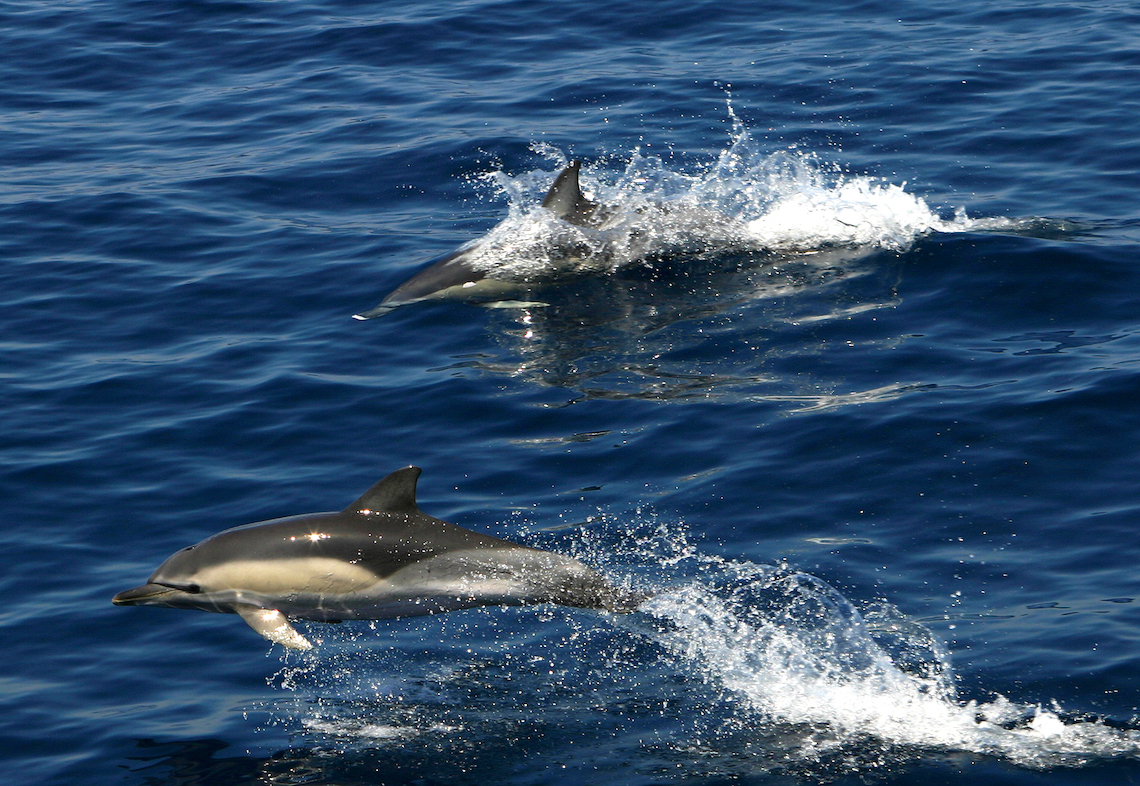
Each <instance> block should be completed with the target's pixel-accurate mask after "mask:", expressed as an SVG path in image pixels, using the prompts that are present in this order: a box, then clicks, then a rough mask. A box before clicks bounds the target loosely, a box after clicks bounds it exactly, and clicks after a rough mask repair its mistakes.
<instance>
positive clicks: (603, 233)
mask: <svg viewBox="0 0 1140 786" xmlns="http://www.w3.org/2000/svg"><path fill="white" fill-rule="evenodd" d="M538 151H539V152H540V153H542V154H544V155H546V156H547V157H548V158H550V159H551V160H552V161H553V162H554V163H555V164H556V165H557V166H558V167H562V166H565V165H566V163H567V158H566V156H565V155H564V154H563V153H562V152H561V151H559V150H557V149H554V148H551V147H549V146H539V147H538ZM609 166H610V165H609V164H607V163H606V162H601V163H597V164H588V165H587V166H586V167H585V168H584V169H583V174H582V181H583V187H584V188H585V189H586V191H587V193H588V194H589V195H590V196H591V198H593V199H594V200H596V201H598V202H600V203H601V204H602V205H604V206H605V215H606V218H605V220H604V221H603V222H602V223H601V224H600V225H599V226H596V227H579V226H574V225H570V224H567V223H565V222H562V221H559V220H557V219H556V218H554V216H553V215H551V214H550V213H549V212H548V211H545V210H541V209H539V207H538V204H539V202H540V201H541V199H542V196H543V194H544V193H545V190H546V189H547V188H548V187H549V184H550V180H551V176H552V175H551V173H550V172H546V171H542V170H536V171H533V172H529V173H525V174H523V175H520V176H516V177H512V176H510V175H507V174H506V173H504V172H501V171H497V172H492V173H490V174H488V175H486V176H485V177H484V180H485V182H486V183H488V184H490V185H491V187H492V188H493V189H494V190H495V191H497V192H498V193H499V194H500V195H502V196H505V197H506V198H507V200H508V202H509V205H510V212H509V215H508V217H507V218H506V219H505V220H504V221H503V222H501V223H500V224H499V225H498V226H496V227H495V228H494V229H492V230H491V232H490V233H489V234H488V235H487V237H486V238H485V239H483V240H482V241H481V243H482V245H481V247H480V249H479V250H478V252H477V254H476V256H475V258H474V259H473V260H472V265H473V266H475V267H479V268H482V269H484V270H486V271H488V272H492V273H493V274H494V276H495V277H496V278H503V279H508V280H535V279H538V278H549V277H557V276H559V275H563V274H569V273H591V272H592V273H596V272H614V271H617V270H621V269H624V268H628V267H630V266H637V265H646V266H653V265H655V264H660V263H662V262H663V261H668V260H676V259H678V258H681V259H684V258H688V257H698V258H700V257H707V256H709V255H714V254H731V255H737V256H739V255H744V256H749V255H751V256H755V257H759V258H760V259H762V260H769V257H770V256H771V255H773V254H781V255H788V254H792V255H801V254H813V253H817V252H820V251H824V250H829V249H836V248H844V249H848V250H853V251H859V252H862V253H868V252H870V251H874V250H888V251H895V252H898V251H905V250H906V249H907V248H909V247H910V246H911V245H912V244H913V243H914V242H915V241H916V240H918V239H919V238H921V237H923V236H925V235H928V234H931V233H934V232H966V231H979V230H985V231H994V230H999V231H1001V230H1005V231H1016V229H1017V227H1018V223H1017V222H1016V221H1013V220H1006V219H971V218H969V217H967V215H966V213H965V211H964V210H963V209H961V208H958V209H957V210H956V211H955V212H954V213H953V215H951V216H949V217H943V216H941V215H939V214H938V213H937V212H936V211H934V210H933V209H931V208H930V207H929V206H928V205H927V203H926V202H925V201H924V200H923V199H922V198H921V197H918V196H915V195H913V194H911V193H909V192H907V191H906V190H905V184H904V185H895V184H891V183H887V182H884V181H881V180H879V179H877V178H873V177H868V176H866V175H849V174H847V173H844V172H843V171H842V170H841V169H840V168H839V167H837V166H834V165H827V164H825V163H823V162H822V161H821V160H820V159H819V158H818V156H816V155H814V154H811V153H807V152H803V151H799V150H795V149H792V150H783V151H777V152H774V153H773V152H768V151H765V150H763V149H762V148H761V146H760V145H759V144H758V143H757V142H756V140H754V139H753V137H752V136H751V134H750V132H749V131H748V130H747V129H746V128H745V127H744V126H743V125H742V124H740V123H739V122H738V123H737V125H736V129H735V132H734V136H733V139H732V142H731V143H730V144H729V145H728V147H726V149H725V150H724V151H722V152H721V154H720V155H719V156H718V158H717V160H716V161H715V162H713V163H712V164H711V165H709V166H707V167H705V168H704V169H703V170H701V171H699V172H697V173H695V174H694V173H686V172H682V171H674V170H672V169H670V168H669V166H668V165H667V163H666V162H665V161H664V160H662V159H661V158H659V157H656V156H652V155H646V154H644V153H643V152H641V151H640V150H637V151H634V152H633V153H632V154H631V155H630V156H629V157H628V160H627V161H626V162H625V165H624V168H623V169H621V170H615V169H610V168H608V167H609Z"/></svg>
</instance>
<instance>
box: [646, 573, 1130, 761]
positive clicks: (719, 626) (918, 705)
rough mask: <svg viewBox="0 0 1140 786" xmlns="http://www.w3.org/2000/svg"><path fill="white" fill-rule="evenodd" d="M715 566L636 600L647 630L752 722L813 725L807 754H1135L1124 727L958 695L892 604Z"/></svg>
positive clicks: (924, 641)
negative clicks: (650, 623) (712, 575)
mask: <svg viewBox="0 0 1140 786" xmlns="http://www.w3.org/2000/svg"><path fill="white" fill-rule="evenodd" d="M719 572H720V576H719V578H718V579H717V580H716V581H715V582H714V584H717V585H719V586H710V585H709V584H706V583H704V582H697V583H691V584H687V585H684V586H680V587H677V588H675V589H672V590H670V591H668V592H665V593H663V594H661V595H658V596H656V597H654V598H652V599H651V600H649V601H647V602H646V603H645V604H644V605H643V606H642V609H641V610H642V611H643V612H644V613H647V614H650V615H652V616H653V617H655V618H656V619H658V620H660V621H663V622H666V623H668V624H667V625H666V626H664V627H663V628H662V629H660V630H659V631H658V632H656V633H655V634H654V636H655V638H656V639H657V640H658V641H659V642H660V643H661V644H662V645H663V646H665V647H666V648H667V649H668V650H669V651H670V652H672V653H673V654H674V656H676V657H677V658H678V659H679V660H681V661H682V662H684V663H688V664H690V665H691V667H693V668H694V669H696V670H697V671H698V672H699V673H700V674H702V676H704V678H705V679H707V680H708V681H710V682H711V683H713V684H716V685H719V686H721V687H722V688H723V689H724V690H725V691H726V693H727V694H728V695H729V696H730V697H733V698H732V699H731V700H734V701H736V702H737V703H738V704H739V707H740V710H741V713H743V714H746V715H750V716H751V717H752V718H753V719H754V720H753V722H754V723H755V724H756V726H757V728H758V729H759V728H763V726H764V725H765V724H773V723H775V724H788V725H790V726H792V727H796V728H806V729H810V731H802V732H801V733H800V740H801V741H800V744H799V745H798V751H797V753H798V755H800V756H801V757H802V758H803V759H804V760H814V759H817V758H819V757H821V756H825V755H826V754H827V753H829V752H831V751H835V750H839V749H841V748H843V747H845V746H850V745H851V744H853V743H857V742H858V741H859V740H865V739H875V740H879V741H880V742H882V743H885V744H887V745H888V746H891V747H897V748H899V749H900V750H911V751H913V749H914V748H915V747H918V748H922V749H928V750H937V751H944V752H968V753H975V754H984V755H991V756H996V757H1000V758H1003V759H1006V760H1009V761H1011V762H1013V763H1016V764H1019V765H1022V766H1028V767H1036V768H1044V767H1053V766H1060V765H1078V764H1083V763H1086V762H1088V761H1090V760H1093V759H1097V758H1106V757H1112V756H1120V755H1127V756H1136V755H1140V732H1137V731H1135V730H1128V729H1117V728H1112V727H1109V726H1107V725H1105V724H1104V723H1102V722H1099V721H1088V720H1071V719H1066V716H1065V715H1064V714H1063V713H1062V712H1061V711H1060V708H1059V707H1050V708H1045V707H1040V706H1036V705H1028V704H1018V703H1017V702H1015V701H1012V700H1010V699H1007V698H1005V697H1000V696H999V697H998V698H997V699H995V700H993V701H990V702H984V703H983V702H978V701H973V700H967V701H963V700H961V699H960V698H959V697H957V695H956V688H955V684H954V680H953V677H952V674H951V671H950V667H949V656H948V654H947V653H946V652H945V650H944V649H943V648H942V647H941V645H940V644H939V643H938V642H937V640H936V639H935V638H934V637H933V636H932V635H931V634H930V632H929V631H928V630H927V629H926V628H924V627H923V626H921V625H919V624H918V623H916V622H913V621H911V620H908V619H906V618H905V617H904V616H902V615H901V614H899V613H898V612H897V611H896V610H895V609H893V608H892V607H890V606H885V605H881V606H877V607H874V608H872V609H871V610H870V611H868V612H867V613H866V615H863V614H860V613H859V612H857V611H856V610H855V608H854V607H853V606H852V605H851V604H850V603H848V602H847V600H846V599H845V598H843V596H842V595H840V594H839V593H838V592H836V591H835V590H834V589H832V588H831V587H829V586H828V585H827V584H826V583H824V582H822V581H820V580H819V579H816V578H814V577H811V576H807V575H805V574H799V573H786V572H781V571H778V570H774V569H772V568H769V567H764V566H757V565H749V564H739V563H724V564H723V565H722V566H721V568H720V570H719Z"/></svg>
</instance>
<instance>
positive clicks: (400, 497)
mask: <svg viewBox="0 0 1140 786" xmlns="http://www.w3.org/2000/svg"><path fill="white" fill-rule="evenodd" d="M420 472H421V470H420V469H419V467H405V468H404V469H400V470H397V471H395V472H393V473H392V474H391V475H388V476H387V477H386V478H384V479H383V480H381V481H380V482H379V483H377V484H376V485H374V486H373V487H372V488H370V489H369V490H368V491H366V492H364V494H363V495H362V496H361V497H360V498H359V499H358V500H356V501H355V502H353V503H352V504H351V505H349V506H348V507H347V508H345V509H344V510H342V511H340V512H339V513H312V514H308V515H301V516H290V517H288V518H281V519H273V520H271V521H263V522H259V523H256V524H247V525H245V526H243V527H235V528H233V529H227V530H225V531H223V532H219V533H218V534H216V535H214V536H212V537H209V538H207V539H206V540H204V541H202V542H201V543H199V544H197V545H195V546H188V547H186V548H184V549H182V550H181V551H179V552H177V553H176V554H174V555H173V556H172V557H170V558H169V559H168V560H166V562H164V563H162V564H161V565H160V566H159V567H158V570H156V571H155V572H154V573H153V574H152V575H151V577H150V579H149V580H148V581H147V583H146V584H143V585H142V586H141V587H135V588H134V589H129V590H126V591H124V592H120V593H119V594H117V595H115V597H114V598H113V600H112V602H113V603H114V604H115V605H117V606H169V607H171V608H176V609H200V610H202V611H214V612H221V613H227V614H239V615H241V617H242V619H244V620H245V621H246V622H247V623H249V625H250V627H252V628H253V629H254V630H255V631H257V632H258V633H260V634H261V635H262V636H264V637H265V638H267V639H269V640H270V641H272V642H276V643H277V644H282V645H284V646H286V647H289V648H292V649H298V650H307V649H310V648H311V647H312V644H310V643H309V641H308V640H307V639H306V638H305V637H304V636H302V635H301V634H300V633H298V632H297V631H296V630H295V629H294V628H293V626H292V625H290V624H289V620H290V619H291V618H292V619H308V620H321V621H324V622H334V621H340V620H346V619H392V618H395V617H412V616H420V615H425V614H436V613H438V612H443V611H454V610H457V609H467V608H473V607H476V606H492V605H508V606H524V605H531V604H538V603H556V604H559V605H562V606H574V607H578V608H586V609H604V610H607V611H613V612H619V613H628V612H631V611H633V610H634V609H635V608H636V607H637V605H638V604H639V603H640V602H641V601H642V600H644V597H645V596H644V595H637V594H634V593H629V592H625V591H623V590H620V589H618V588H616V587H614V586H612V585H611V584H609V583H608V582H607V581H606V580H605V579H604V578H602V576H601V575H600V574H599V573H597V572H596V571H593V570H591V569H590V568H588V567H586V566H585V565H583V564H582V563H581V562H579V561H578V560H575V559H571V558H569V557H563V556H561V555H559V554H554V553H552V552H549V551H542V550H540V549H534V548H530V547H528V546H521V545H519V544H517V543H511V542H510V541H506V540H502V539H500V538H496V537H492V536H490V535H484V534H481V533H478V532H472V531H471V530H467V529H464V528H462V527H459V526H456V525H455V524H449V523H447V522H446V521H441V520H439V519H436V518H432V517H431V516H428V515H426V514H424V513H422V512H421V511H420V509H419V507H417V505H416V480H417V479H418V478H419V476H420Z"/></svg>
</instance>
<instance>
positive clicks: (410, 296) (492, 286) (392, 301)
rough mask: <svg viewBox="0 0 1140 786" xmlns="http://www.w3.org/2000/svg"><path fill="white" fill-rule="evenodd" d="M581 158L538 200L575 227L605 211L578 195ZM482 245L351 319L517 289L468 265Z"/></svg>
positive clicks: (433, 267) (434, 266)
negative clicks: (412, 304)
mask: <svg viewBox="0 0 1140 786" xmlns="http://www.w3.org/2000/svg"><path fill="white" fill-rule="evenodd" d="M581 170H582V162H581V161H571V162H570V163H569V164H567V165H566V167H565V168H564V169H563V170H562V171H561V172H560V173H559V174H558V176H557V177H556V178H554V183H553V185H551V187H550V190H549V191H548V192H547V194H546V197H545V198H544V199H543V200H542V207H544V208H546V209H547V210H549V211H551V212H552V213H554V215H555V216H556V217H557V218H560V219H562V220H563V221H566V222H567V223H570V224H575V225H577V226H596V225H597V224H598V223H600V222H601V221H602V220H603V219H604V218H605V211H604V210H601V209H600V206H599V205H598V204H597V203H596V202H593V201H591V200H589V199H587V198H586V197H585V196H584V195H583V194H582V188H581V185H580V184H579V182H578V176H579V173H580V172H581ZM482 245H483V238H478V239H476V240H472V241H470V242H468V243H465V244H463V245H462V246H460V247H459V248H457V249H456V250H455V251H452V252H451V253H450V254H447V255H445V256H443V257H440V258H439V259H437V260H436V261H435V262H433V263H431V264H430V265H428V266H427V267H426V268H425V269H424V270H421V271H420V272H419V273H417V274H416V275H414V276H412V277H411V278H410V279H408V280H407V281H405V282H404V283H403V284H400V286H398V287H396V289H394V290H393V291H392V292H391V293H390V294H389V295H388V296H387V297H385V298H384V299H383V300H382V301H380V305H378V306H376V307H375V308H373V309H371V310H369V311H365V312H364V313H362V314H355V315H353V319H372V318H374V317H378V316H381V315H383V314H386V313H388V312H389V311H391V310H392V309H394V308H398V307H399V306H403V305H407V304H408V303H415V302H418V301H420V300H438V299H444V298H461V299H465V300H472V299H480V300H489V299H494V298H495V297H497V296H499V295H503V294H506V293H509V292H512V291H515V290H517V289H518V288H519V284H518V283H517V282H512V281H506V280H503V279H496V278H490V277H488V276H487V272H488V271H487V270H485V269H481V268H479V267H476V266H474V265H472V264H471V260H472V259H473V257H474V256H475V254H476V253H477V252H478V250H479V249H480V247H481V246H482Z"/></svg>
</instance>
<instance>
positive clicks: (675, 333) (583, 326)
mask: <svg viewBox="0 0 1140 786" xmlns="http://www.w3.org/2000/svg"><path fill="white" fill-rule="evenodd" d="M898 276H899V257H898V256H897V255H896V254H894V253H893V252H879V253H875V254H868V253H867V252H860V251H856V250H831V251H827V252H819V253H816V254H811V255H805V256H797V257H788V256H775V255H766V256H759V255H732V256H725V255H718V256H712V257H706V258H701V259H691V258H690V259H686V260H683V263H682V262H674V263H668V262H658V263H656V264H655V265H654V266H652V267H649V266H643V267H639V268H636V269H632V270H626V271H622V272H619V273H614V274H608V275H603V276H596V277H592V278H589V279H582V280H578V281H574V282H572V283H566V284H562V285H559V286H550V287H547V288H545V289H540V290H534V291H532V292H529V293H527V297H526V299H525V301H522V302H518V303H517V304H516V305H515V306H514V307H509V308H508V307H504V308H496V309H493V310H492V311H490V312H489V318H488V321H489V323H490V330H491V332H492V333H493V334H494V335H495V336H496V337H497V339H498V341H499V344H500V346H501V347H502V349H503V353H502V354H501V355H498V356H481V357H465V358H462V359H457V362H456V363H455V364H452V365H450V366H447V367H446V370H454V369H464V368H466V369H474V370H478V371H482V372H488V373H493V374H504V375H509V376H513V377H521V378H523V379H526V380H528V381H531V382H535V383H538V384H541V385H544V386H551V387H558V388H566V389H568V390H570V391H573V392H574V393H575V394H576V395H574V396H573V398H572V399H571V401H576V400H582V399H631V398H634V399H650V400H658V401H678V400H706V399H714V398H726V397H727V398H730V399H733V400H750V399H756V400H768V401H784V402H791V403H792V404H793V408H798V407H797V406H796V405H797V404H799V405H802V406H804V407H819V406H828V405H835V404H838V403H842V402H844V401H857V400H867V397H868V396H872V397H873V396H875V395H878V394H876V392H875V391H874V390H871V391H860V390H850V389H843V387H842V386H843V384H844V383H843V381H842V380H836V379H833V378H832V379H827V378H825V377H822V376H821V375H819V374H815V373H812V371H811V365H812V359H813V358H815V357H817V356H819V355H821V354H822V353H824V352H826V351H828V349H829V341H830V340H831V339H830V338H829V337H828V336H827V330H828V325H829V324H830V323H834V322H840V321H849V320H851V319H852V318H854V317H857V316H858V315H861V314H868V313H870V312H875V311H879V310H882V309H889V308H893V307H895V306H897V305H898V303H899V298H898V294H897V286H898ZM868 318H870V317H868ZM793 369H794V370H793ZM435 370H437V371H440V370H445V369H435ZM911 382H912V380H900V381H899V382H898V383H897V384H896V385H894V386H888V387H886V388H884V386H882V385H877V386H875V387H876V388H883V390H882V394H883V395H886V396H888V397H890V396H894V395H901V394H902V393H904V392H906V388H905V385H907V384H910V383H911ZM828 402H830V404H828Z"/></svg>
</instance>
